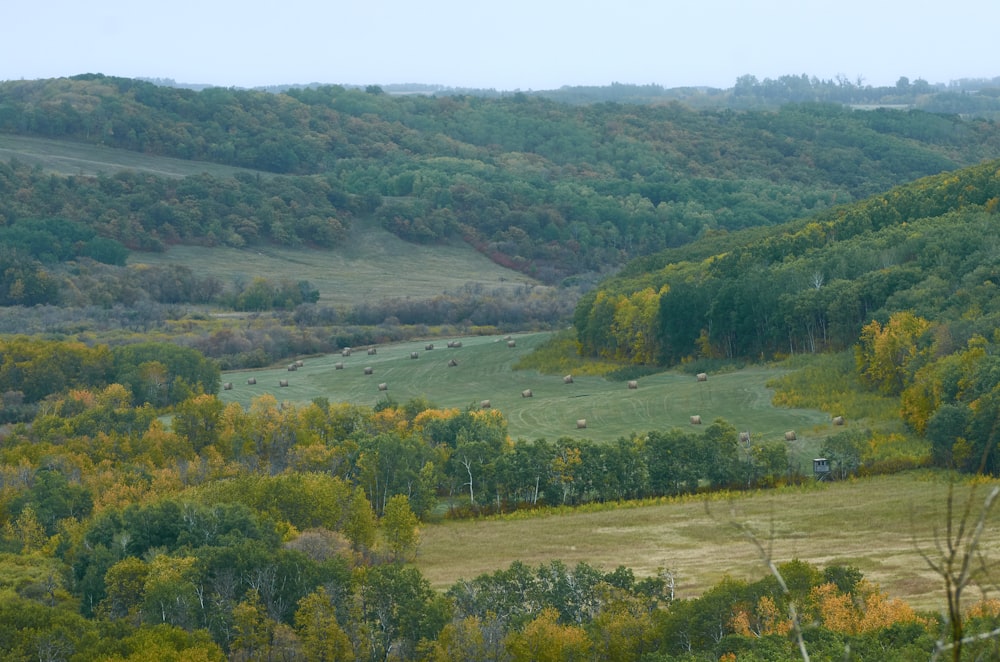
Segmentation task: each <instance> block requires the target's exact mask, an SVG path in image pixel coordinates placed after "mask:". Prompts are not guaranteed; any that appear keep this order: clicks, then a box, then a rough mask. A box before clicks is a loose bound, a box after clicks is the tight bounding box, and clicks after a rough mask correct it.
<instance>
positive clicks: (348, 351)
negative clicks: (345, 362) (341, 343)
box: [340, 347, 351, 356]
mask: <svg viewBox="0 0 1000 662" xmlns="http://www.w3.org/2000/svg"><path fill="white" fill-rule="evenodd" d="M340 355H341V356H350V355H351V348H350V347H345V348H344V349H342V350H340Z"/></svg>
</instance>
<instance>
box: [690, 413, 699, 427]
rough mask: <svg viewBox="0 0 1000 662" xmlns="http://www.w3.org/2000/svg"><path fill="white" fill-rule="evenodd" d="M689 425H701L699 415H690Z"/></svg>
mask: <svg viewBox="0 0 1000 662" xmlns="http://www.w3.org/2000/svg"><path fill="white" fill-rule="evenodd" d="M691 425H701V416H697V415H696V416H692V417H691Z"/></svg>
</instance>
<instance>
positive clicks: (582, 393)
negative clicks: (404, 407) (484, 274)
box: [220, 333, 836, 469]
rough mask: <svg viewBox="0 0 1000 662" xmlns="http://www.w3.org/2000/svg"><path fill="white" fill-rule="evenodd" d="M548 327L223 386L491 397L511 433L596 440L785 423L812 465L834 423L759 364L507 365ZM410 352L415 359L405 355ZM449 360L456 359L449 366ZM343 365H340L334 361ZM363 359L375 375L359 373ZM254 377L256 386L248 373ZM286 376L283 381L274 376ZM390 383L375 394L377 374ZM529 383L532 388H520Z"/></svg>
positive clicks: (299, 392)
mask: <svg viewBox="0 0 1000 662" xmlns="http://www.w3.org/2000/svg"><path fill="white" fill-rule="evenodd" d="M549 337H550V334H547V333H535V334H523V335H515V336H513V339H514V341H515V345H516V346H515V347H513V348H510V347H508V346H507V343H506V341H505V340H504V339H503V338H501V337H468V338H462V339H461V340H462V345H463V346H462V347H461V348H458V349H449V348H447V347H445V342H446V341H445V340H435V341H433V342H434V346H435V349H433V350H431V351H427V350H426V349H424V347H425V343H424V342H412V343H399V344H394V345H387V346H381V347H379V348H378V350H377V351H378V354H377V355H375V356H368V355H367V354H366V353H365V350H364V349H361V350H358V351H355V352H354V353H353V355H352V356H351V357H349V358H343V357H341V356H340V355H329V356H320V357H313V358H308V359H306V360H305V365H304V366H303V367H302V368H299V369H298V370H297V371H296V372H288V371H287V369H286V368H285V367H280V368H274V369H270V370H254V371H240V372H232V373H227V374H226V375H225V376H224V378H223V379H224V381H229V382H232V383H233V384H234V387H233V390H231V391H222V393H221V394H220V397H221V398H223V400H225V401H237V402H240V403H241V404H243V405H244V406H248V405H249V403H250V401H251V399H252V398H253V397H256V396H259V395H261V394H263V393H271V394H273V395H274V396H275V397H277V398H278V399H279V400H287V401H292V402H309V401H310V400H312V399H314V398H327V399H328V400H329V401H331V402H351V403H355V404H361V405H373V404H375V403H376V402H377V401H378V400H379V399H380V398H382V397H385V395H386V394H387V395H388V396H390V397H392V398H393V399H395V400H396V401H398V402H401V403H402V402H405V401H407V400H409V399H412V398H426V399H428V400H429V401H431V402H432V403H434V404H435V405H438V406H441V407H459V408H464V407H467V406H469V405H478V403H479V402H480V401H481V400H490V401H491V404H492V406H493V407H494V408H497V409H499V410H500V411H502V412H503V413H504V414H505V415H506V417H507V419H508V422H509V427H510V434H511V435H512V436H513V437H515V438H525V439H536V438H541V437H544V438H546V439H549V440H555V439H558V438H559V437H563V436H569V437H576V438H585V439H590V440H594V441H613V440H615V439H617V438H618V437H622V436H628V435H629V434H631V433H632V432H638V433H643V432H647V431H649V430H664V429H671V428H674V427H685V428H687V429H690V428H692V427H693V426H691V424H690V422H689V421H690V417H691V416H692V415H699V416H701V417H702V420H703V421H704V422H705V423H706V424H708V423H710V422H711V421H712V420H714V419H716V418H724V419H726V420H727V421H729V422H731V423H732V424H733V425H735V426H736V427H737V428H739V429H740V430H749V431H751V433H752V434H753V438H754V440H755V442H766V441H774V442H780V443H786V442H784V441H783V439H784V433H785V431H786V430H795V431H796V432H797V435H798V439H797V440H796V441H794V442H789V443H788V448H789V451H790V455H791V456H792V459H793V461H795V462H798V463H799V464H800V465H801V466H802V467H804V468H806V469H808V468H809V467H810V466H811V464H809V463H811V461H812V458H813V457H815V453H816V451H817V450H818V448H819V446H820V445H821V444H822V441H823V439H825V437H826V436H827V435H829V434H831V433H832V432H834V431H835V430H836V428H834V427H833V426H832V425H831V424H830V419H829V417H828V416H827V415H825V414H823V413H821V412H818V411H814V410H806V409H785V408H780V409H779V408H775V407H773V406H772V405H771V392H770V391H769V390H768V388H767V387H766V383H767V381H768V380H769V379H771V378H773V377H775V376H777V375H778V374H780V370H778V369H775V368H766V367H757V368H750V369H747V370H742V371H737V372H732V373H727V374H721V375H712V376H710V377H709V379H708V381H707V382H698V381H697V380H696V379H695V378H694V377H692V376H690V375H685V374H681V373H678V372H662V373H659V374H655V375H650V376H648V377H644V378H642V379H640V380H639V388H638V389H635V390H632V389H628V388H627V387H626V383H624V382H613V381H609V380H607V379H604V378H602V377H595V376H588V375H580V376H575V377H574V383H572V384H564V383H563V379H562V376H561V375H558V376H553V375H543V374H541V373H539V372H537V371H534V370H512V366H513V365H514V364H515V363H517V362H518V361H519V360H520V359H521V358H522V357H524V356H525V355H527V354H528V353H530V352H531V351H532V350H533V349H534V348H535V347H537V346H538V345H540V344H541V343H543V342H545V340H546V339H547V338H549ZM412 352H416V353H417V355H418V356H419V359H411V358H410V354H411V353H412ZM449 359H455V360H456V361H458V365H457V366H455V367H449V366H448V360H449ZM340 362H342V363H343V364H344V369H343V370H337V369H336V368H335V364H336V363H340ZM366 366H370V367H372V368H373V371H374V374H373V375H365V374H363V369H364V368H365V367H366ZM250 376H254V377H256V379H257V384H256V385H255V386H248V385H247V383H246V382H247V378H248V377H250ZM281 379H288V380H289V386H288V387H286V388H281V387H279V386H278V383H279V380H281ZM383 382H384V383H386V384H387V385H388V391H387V393H386V394H381V393H379V391H378V384H379V383H383ZM524 389H531V390H532V393H533V397H530V398H524V397H521V392H522V391H523V390H524ZM581 418H583V419H586V420H587V428H586V429H577V427H576V421H577V420H578V419H581Z"/></svg>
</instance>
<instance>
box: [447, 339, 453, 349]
mask: <svg viewBox="0 0 1000 662" xmlns="http://www.w3.org/2000/svg"><path fill="white" fill-rule="evenodd" d="M454 346H455V341H454V340H449V341H448V344H447V347H448V349H451V348H452V347H454Z"/></svg>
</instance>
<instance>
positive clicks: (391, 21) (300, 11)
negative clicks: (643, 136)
mask: <svg viewBox="0 0 1000 662" xmlns="http://www.w3.org/2000/svg"><path fill="white" fill-rule="evenodd" d="M5 5H6V6H5V7H4V9H3V11H2V12H0V15H2V20H3V23H4V30H3V37H2V39H0V80H16V79H21V78H25V79H31V78H51V77H57V76H69V75H73V74H78V73H104V74H108V75H116V76H126V77H156V78H173V79H174V80H176V81H178V82H184V83H211V84H214V85H222V86H238V87H253V86H259V85H271V84H280V83H310V82H321V83H345V84H382V85H385V84H390V83H432V84H441V85H446V86H450V87H481V88H495V89H498V90H514V89H521V90H532V89H533V90H540V89H552V88H557V87H561V86H563V85H607V84H610V83H612V82H619V83H638V84H645V83H656V84H659V85H663V86H664V87H678V86H686V85H711V86H714V87H731V86H732V85H733V83H734V82H735V81H736V78H737V77H738V76H740V75H743V74H753V75H755V76H757V77H758V78H759V79H763V78H777V77H778V76H782V75H785V74H796V75H798V74H803V73H804V74H808V75H809V76H816V77H818V78H822V79H832V78H835V77H836V76H838V75H843V76H846V77H847V78H849V79H850V80H851V81H856V80H857V79H858V77H859V76H860V77H862V78H863V80H864V82H865V83H867V84H871V85H892V84H895V82H896V81H897V80H898V79H899V77H900V76H907V77H908V78H910V79H911V80H915V79H917V78H923V79H925V80H927V81H929V82H932V83H937V82H948V81H950V80H955V79H958V78H992V77H994V76H1000V56H998V51H997V34H998V27H1000V1H998V0H978V1H969V0H953V1H951V2H940V1H936V2H928V1H925V0H905V1H903V0H836V1H828V0H687V1H685V2H681V1H677V0H660V1H658V2H657V1H653V0H506V1H496V0H495V1H493V2H479V1H477V0H424V1H423V2H414V1H406V0H349V1H348V0H284V1H281V2H263V1H261V0H239V1H236V0H197V1H196V0H171V1H170V2H163V1H162V0H146V1H144V0H89V1H87V0H48V1H46V0H41V1H38V2H19V1H14V0H10V1H8V2H6V3H5Z"/></svg>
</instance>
